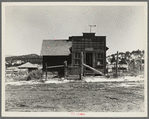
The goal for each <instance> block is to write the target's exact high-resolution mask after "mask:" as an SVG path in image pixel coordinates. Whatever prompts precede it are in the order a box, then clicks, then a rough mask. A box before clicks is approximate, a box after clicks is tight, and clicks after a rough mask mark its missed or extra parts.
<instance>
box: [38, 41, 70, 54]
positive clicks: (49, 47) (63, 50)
mask: <svg viewBox="0 0 149 119" xmlns="http://www.w3.org/2000/svg"><path fill="white" fill-rule="evenodd" d="M71 46H72V42H71V41H68V40H43V42H42V48H41V53H40V55H42V56H44V55H46V56H62V55H69V54H70V50H69V48H70V47H71Z"/></svg>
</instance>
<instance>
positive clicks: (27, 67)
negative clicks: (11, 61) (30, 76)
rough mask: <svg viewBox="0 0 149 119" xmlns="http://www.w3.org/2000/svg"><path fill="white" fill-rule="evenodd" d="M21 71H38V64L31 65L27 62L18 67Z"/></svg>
mask: <svg viewBox="0 0 149 119" xmlns="http://www.w3.org/2000/svg"><path fill="white" fill-rule="evenodd" d="M18 68H19V69H28V71H29V72H30V71H32V70H37V69H38V65H37V64H31V63H30V62H27V63H25V64H22V65H20V66H18Z"/></svg>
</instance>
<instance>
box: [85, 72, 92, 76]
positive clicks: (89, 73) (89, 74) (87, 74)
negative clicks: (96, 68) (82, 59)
mask: <svg viewBox="0 0 149 119" xmlns="http://www.w3.org/2000/svg"><path fill="white" fill-rule="evenodd" d="M84 76H94V73H93V72H86V73H84Z"/></svg>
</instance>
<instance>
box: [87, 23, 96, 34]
mask: <svg viewBox="0 0 149 119" xmlns="http://www.w3.org/2000/svg"><path fill="white" fill-rule="evenodd" d="M89 26H90V33H91V29H92V27H96V25H89Z"/></svg>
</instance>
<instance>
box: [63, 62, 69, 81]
mask: <svg viewBox="0 0 149 119" xmlns="http://www.w3.org/2000/svg"><path fill="white" fill-rule="evenodd" d="M67 74H68V73H67V61H65V62H64V78H67Z"/></svg>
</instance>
